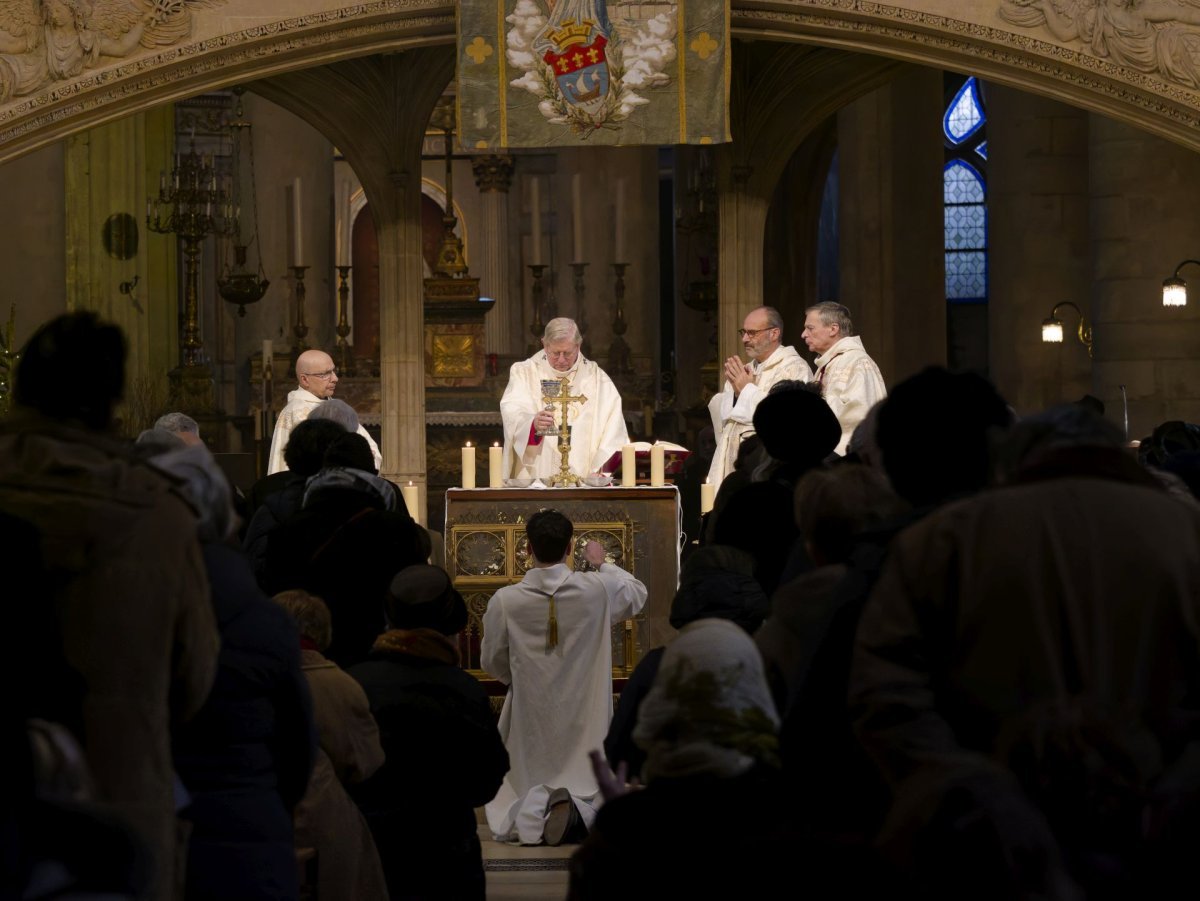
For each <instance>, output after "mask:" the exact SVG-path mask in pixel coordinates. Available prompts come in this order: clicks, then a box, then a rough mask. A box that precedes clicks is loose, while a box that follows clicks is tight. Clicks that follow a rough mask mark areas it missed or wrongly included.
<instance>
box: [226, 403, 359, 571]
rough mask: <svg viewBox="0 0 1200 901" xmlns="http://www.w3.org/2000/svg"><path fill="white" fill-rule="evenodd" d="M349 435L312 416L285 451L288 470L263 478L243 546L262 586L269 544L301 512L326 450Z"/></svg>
mask: <svg viewBox="0 0 1200 901" xmlns="http://www.w3.org/2000/svg"><path fill="white" fill-rule="evenodd" d="M345 434H346V430H345V429H344V428H342V427H341V426H340V425H339V424H338V423H336V422H334V421H332V420H329V419H321V418H317V419H313V418H311V417H310V418H309V419H306V420H304V422H302V423H300V425H298V426H296V428H295V429H293V430H292V437H291V438H290V439H289V440H288V445H287V447H285V448H284V449H283V459H284V460H285V461H286V462H287V465H288V468H287V469H285V470H283V471H282V472H276V473H273V474H272V475H269V476H265V477H263V478H261V479H259V480H258V481H257V482H256V483H255V484H254V488H252V489H251V491H250V502H251V504H253V507H252V509H253V511H254V512H253V515H252V516H251V518H250V522H249V523H248V524H247V525H246V536H245V538H244V539H243V540H242V547H243V548H245V550H246V554H247V556H249V558H250V564H251V566H253V568H254V577H255V578H256V579H258V581H259V584H262V583H263V582H265V581H266V574H267V542H268V541H270V539H271V534H272V533H273V532H274V531H275V530H276V529H277V528H279V524H280V523H283V522H286V521H287V520H289V519H290V518H291V517H292V516H294V515H295V514H297V513H299V512H300V508H301V506H302V505H303V504H304V487H305V485H306V484H307V483H308V480H309V479H310V478H312V477H313V476H315V475H316V474H317V473H318V472H320V471H321V467H322V466H324V465H325V451H327V450H328V449H329V446H330V445H331V444H333V442H334V441H336V440H337V439H338V438H340V437H341V436H342V435H345ZM268 483H270V484H268Z"/></svg>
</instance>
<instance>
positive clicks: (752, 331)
mask: <svg viewBox="0 0 1200 901" xmlns="http://www.w3.org/2000/svg"><path fill="white" fill-rule="evenodd" d="M773 328H775V326H773V325H768V326H767V327H766V328H740V329H738V330H737V333H738V337H739V338H754V337H757V336H758V335H761V334H762V333H763V332H769V331H770V330H771V329H773Z"/></svg>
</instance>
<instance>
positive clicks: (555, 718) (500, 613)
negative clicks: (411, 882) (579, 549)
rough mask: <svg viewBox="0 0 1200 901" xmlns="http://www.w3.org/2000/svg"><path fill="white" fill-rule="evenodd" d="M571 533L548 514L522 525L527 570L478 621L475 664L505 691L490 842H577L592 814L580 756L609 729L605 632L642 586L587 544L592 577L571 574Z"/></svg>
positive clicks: (589, 779)
mask: <svg viewBox="0 0 1200 901" xmlns="http://www.w3.org/2000/svg"><path fill="white" fill-rule="evenodd" d="M573 533H574V527H573V526H572V524H571V521H570V520H569V519H567V518H566V517H565V516H563V515H562V514H561V513H558V512H556V511H553V510H543V511H541V512H540V513H535V514H534V515H533V516H531V517H529V522H528V523H527V524H526V526H525V534H526V535H527V536H528V538H529V547H530V551H531V552H532V554H533V558H534V564H533V566H532V567H531V568H530V569H529V571H528V572H527V573H526V574H525V578H524V579H523V580H522V581H521V582H519V583H517V584H516V585H509V586H506V587H504V588H501V589H500V590H499V591H497V592H496V593H495V594H494V595H493V596H492V599H491V600H490V601H489V602H488V607H487V611H486V612H485V613H484V615H483V646H482V649H481V653H480V663H481V665H482V667H483V668H484V669H485V670H487V672H489V673H491V675H492V676H493V677H495V678H496V679H499V680H500V681H501V682H504V683H506V684H507V685H508V687H509V688H508V694H507V696H506V697H505V698H504V708H503V709H502V710H501V712H500V735H501V737H502V738H503V739H504V745H505V747H506V748H507V749H508V756H509V760H510V763H511V768H510V769H509V771H508V775H507V776H505V777H504V784H503V785H501V786H500V791H499V792H498V793H497V794H496V797H495V798H494V799H493V800H492V801H491V803H489V804H488V805H487V806H486V808H485V811H486V813H487V821H488V826H489V827H490V828H491V830H492V834H493V835H495V837H496V840H497V841H519V842H521V843H522V844H529V845H536V844H540V843H541V842H543V841H545V842H546V843H547V844H555V845H556V844H560V843H561V842H563V841H564V840H568V841H569V840H572V839H574V840H579V838H580V837H581V836H580V835H579V832H581V831H582V829H581V828H580V824H582V826H590V825H591V823H592V820H593V819H594V818H595V812H596V808H597V807H598V806H599V801H600V798H599V787H598V785H597V783H596V777H595V774H594V773H593V772H592V765H591V762H590V760H589V758H588V752H589V751H592V750H594V749H596V748H600V747H602V746H603V744H604V736H605V735H606V733H607V732H608V723H609V720H611V719H612V712H613V703H612V626H613V625H614V624H615V623H619V622H621V621H623V620H626V619H629V618H630V617H631V616H634V615H635V614H636V613H637V612H638V611H639V610H641V609H642V606H643V605H644V604H645V603H646V586H645V585H643V584H642V583H641V582H639V581H638V580H637V579H635V578H634V577H633V576H632V575H630V574H629V573H627V572H626V571H625V570H623V569H621V567H619V566H617V565H615V564H612V563H605V562H604V548H603V547H601V546H600V545H599V544H598V543H597V542H594V541H589V542H588V543H587V545H586V547H585V548H584V557H585V559H586V560H587V561H588V563H590V564H591V565H592V566H594V567H597V570H596V571H595V572H573V571H572V570H571V569H570V568H569V567H568V566H567V564H566V560H567V558H568V555H569V554H570V553H571V547H572V540H571V539H572V535H573Z"/></svg>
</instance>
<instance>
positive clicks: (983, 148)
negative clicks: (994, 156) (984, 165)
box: [975, 141, 987, 160]
mask: <svg viewBox="0 0 1200 901" xmlns="http://www.w3.org/2000/svg"><path fill="white" fill-rule="evenodd" d="M975 152H976V153H978V154H979V155H980V156H981V157H983V159H985V160H986V159H987V141H980V142H979V146H978V147H976V148H975Z"/></svg>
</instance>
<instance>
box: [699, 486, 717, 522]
mask: <svg viewBox="0 0 1200 901" xmlns="http://www.w3.org/2000/svg"><path fill="white" fill-rule="evenodd" d="M716 497H717V486H716V485H714V484H713V483H712V482H710V481H709V480H708V479H705V480H704V481H703V482H702V483H701V485H700V515H701V516H703V515H704V514H705V513H711V512H712V508H713V501H714V500H716Z"/></svg>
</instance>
